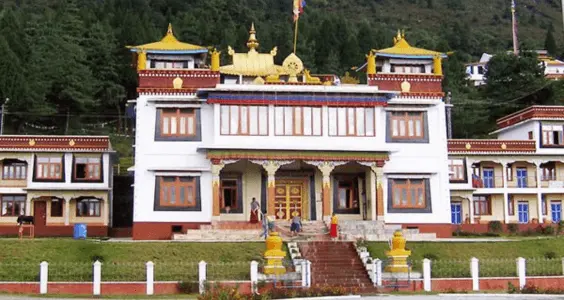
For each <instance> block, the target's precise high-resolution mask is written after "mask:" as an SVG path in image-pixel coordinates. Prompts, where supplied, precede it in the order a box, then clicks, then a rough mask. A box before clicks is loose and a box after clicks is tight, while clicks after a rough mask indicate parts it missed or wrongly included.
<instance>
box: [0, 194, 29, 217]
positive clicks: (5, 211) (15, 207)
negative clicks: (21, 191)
mask: <svg viewBox="0 0 564 300" xmlns="http://www.w3.org/2000/svg"><path fill="white" fill-rule="evenodd" d="M21 215H25V196H22V195H3V196H2V216H3V217H17V216H21Z"/></svg>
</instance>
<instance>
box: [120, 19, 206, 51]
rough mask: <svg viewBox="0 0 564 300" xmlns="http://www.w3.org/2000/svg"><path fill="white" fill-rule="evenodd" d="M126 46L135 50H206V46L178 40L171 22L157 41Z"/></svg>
mask: <svg viewBox="0 0 564 300" xmlns="http://www.w3.org/2000/svg"><path fill="white" fill-rule="evenodd" d="M127 48H130V49H131V50H132V51H135V52H139V51H143V50H144V51H147V52H175V53H202V52H207V51H208V50H207V48H206V47H203V46H199V45H193V44H188V43H183V42H180V41H179V40H178V39H176V37H175V36H174V33H173V32H172V25H171V24H168V30H167V32H166V35H165V36H164V37H163V38H162V40H160V41H159V42H154V43H149V44H144V45H138V46H127Z"/></svg>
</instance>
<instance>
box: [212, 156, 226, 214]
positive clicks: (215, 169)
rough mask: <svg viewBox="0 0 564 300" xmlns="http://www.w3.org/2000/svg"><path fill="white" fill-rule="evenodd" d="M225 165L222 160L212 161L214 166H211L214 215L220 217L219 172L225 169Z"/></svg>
mask: <svg viewBox="0 0 564 300" xmlns="http://www.w3.org/2000/svg"><path fill="white" fill-rule="evenodd" d="M224 166H225V164H223V163H222V162H212V167H211V173H212V195H213V204H212V207H213V214H212V216H213V217H219V214H220V203H219V198H220V193H221V191H220V190H219V189H220V188H219V184H220V182H219V174H220V173H221V169H223V167H224Z"/></svg>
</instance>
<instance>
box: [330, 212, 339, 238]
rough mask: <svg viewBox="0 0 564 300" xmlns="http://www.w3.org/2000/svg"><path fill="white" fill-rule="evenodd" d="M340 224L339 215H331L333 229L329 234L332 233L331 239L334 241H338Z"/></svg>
mask: <svg viewBox="0 0 564 300" xmlns="http://www.w3.org/2000/svg"><path fill="white" fill-rule="evenodd" d="M338 226H339V218H337V215H336V214H335V213H333V216H332V217H331V231H330V232H329V234H330V235H331V239H332V240H334V241H336V240H337V238H338V237H339V231H338Z"/></svg>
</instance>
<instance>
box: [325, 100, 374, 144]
mask: <svg viewBox="0 0 564 300" xmlns="http://www.w3.org/2000/svg"><path fill="white" fill-rule="evenodd" d="M358 108H359V107H351V106H347V107H342V106H340V107H329V108H328V109H329V110H331V109H335V112H336V113H335V116H336V119H335V120H330V121H333V122H335V130H336V133H335V134H331V131H329V136H337V137H375V136H376V108H375V107H360V108H362V109H363V110H364V122H362V123H363V124H364V135H361V134H359V133H358V127H357V119H358V113H357V109H358ZM339 109H345V134H344V135H343V134H339V123H340V122H339ZM369 109H371V110H372V115H373V118H372V122H373V124H372V134H366V127H367V125H368V123H367V118H366V113H367V111H368V110H369ZM349 110H352V111H353V113H354V120H353V127H354V128H353V132H354V133H352V134H351V133H350V130H349V129H350V126H349V124H350V122H349Z"/></svg>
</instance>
